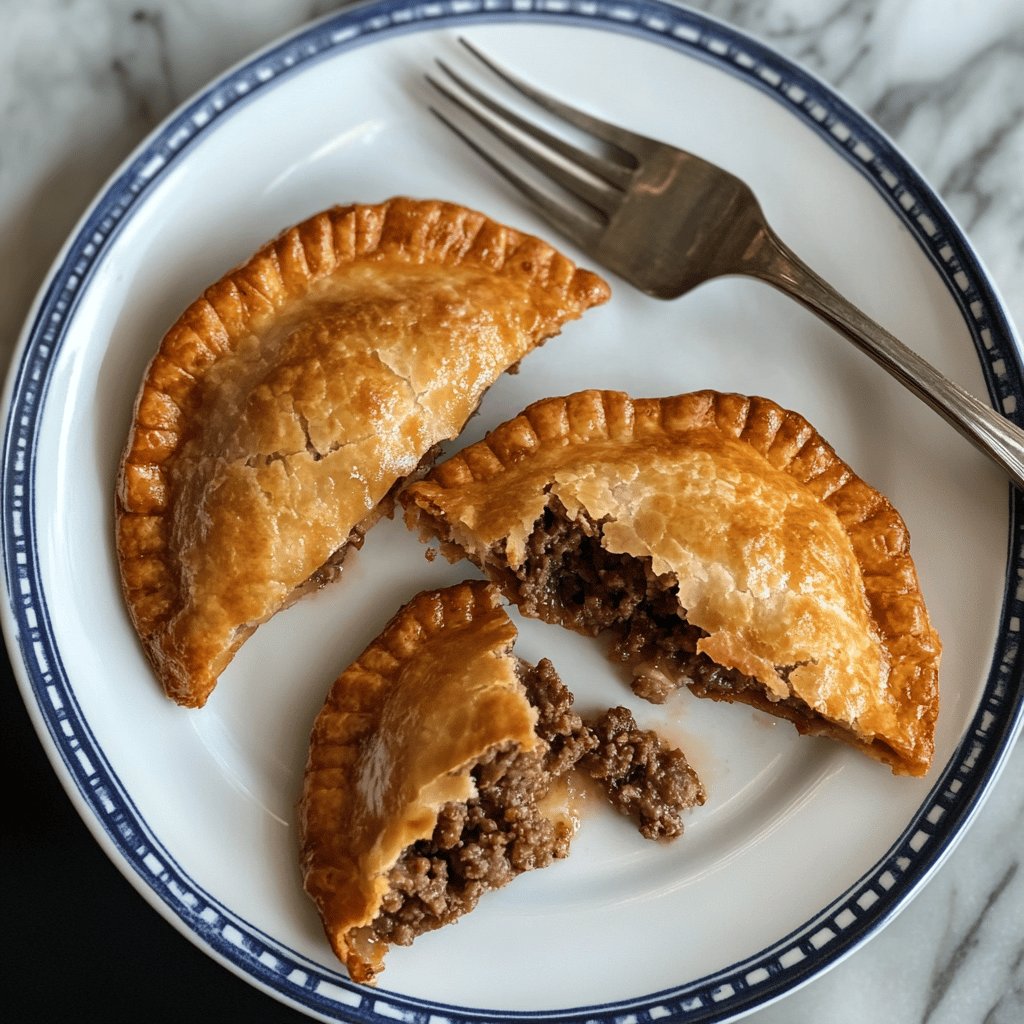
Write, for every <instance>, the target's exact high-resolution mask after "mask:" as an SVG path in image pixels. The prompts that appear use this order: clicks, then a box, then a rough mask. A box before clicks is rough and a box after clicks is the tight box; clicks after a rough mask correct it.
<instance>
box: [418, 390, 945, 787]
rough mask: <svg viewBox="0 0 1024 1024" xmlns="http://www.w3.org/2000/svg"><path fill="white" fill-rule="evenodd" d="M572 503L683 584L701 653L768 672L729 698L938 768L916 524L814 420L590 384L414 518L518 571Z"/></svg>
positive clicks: (495, 571)
mask: <svg viewBox="0 0 1024 1024" xmlns="http://www.w3.org/2000/svg"><path fill="white" fill-rule="evenodd" d="M553 499H557V500H558V501H559V502H560V503H561V505H562V506H564V509H565V510H566V513H567V514H568V517H569V518H570V520H571V519H572V518H573V517H574V516H576V515H581V516H582V517H584V518H585V519H586V520H587V521H589V522H591V523H593V524H598V525H599V527H600V531H601V544H602V546H603V547H604V548H605V549H606V550H608V551H610V552H615V553H622V554H626V555H630V556H633V557H637V558H645V559H649V560H650V563H651V566H652V569H653V571H654V572H655V573H656V574H658V575H668V576H671V577H674V579H675V580H676V581H677V583H678V603H679V614H680V616H682V617H685V618H686V619H687V620H688V621H689V622H690V623H692V624H693V625H695V626H697V627H699V628H700V629H701V630H703V631H704V632H705V633H706V636H704V638H703V639H702V640H701V641H700V643H699V644H698V651H699V652H701V653H702V654H704V655H706V656H707V657H708V658H710V659H711V660H712V661H713V662H715V663H717V664H719V665H722V666H725V667H727V668H729V669H734V670H736V671H738V672H740V673H742V674H743V675H745V676H748V677H750V678H751V679H753V680H756V681H757V683H758V687H757V688H756V689H753V690H751V689H746V690H743V692H740V693H734V694H730V695H724V694H711V695H714V696H724V697H725V699H732V700H741V701H745V702H747V703H753V704H755V705H756V706H758V707H762V708H764V709H765V710H768V711H775V712H776V713H779V714H781V715H783V717H789V718H791V719H793V720H794V721H796V722H797V723H798V727H800V728H801V729H802V731H810V732H824V733H827V734H829V735H833V736H837V737H838V738H841V739H844V740H846V741H847V742H850V743H852V744H853V745H855V746H858V747H859V748H861V749H862V750H864V751H865V752H866V753H868V754H869V755H871V756H872V757H875V758H877V759H879V760H882V761H884V762H886V763H888V764H889V765H890V766H891V767H892V768H893V770H894V771H895V772H898V773H902V774H910V775H920V774H923V773H924V772H925V771H927V769H928V766H929V764H930V761H931V757H932V753H933V748H934V725H935V718H936V715H937V712H938V664H939V652H940V644H939V639H938V636H937V634H936V633H935V631H934V630H933V629H932V627H931V624H930V622H929V619H928V614H927V611H926V609H925V604H924V600H923V598H922V595H921V591H920V587H919V585H918V579H917V573H916V570H915V567H914V564H913V561H912V559H911V556H910V544H909V534H908V531H907V529H906V526H905V524H904V523H903V520H902V519H901V517H900V516H899V514H898V513H897V512H896V510H895V509H894V508H893V507H892V505H891V504H890V503H889V501H888V500H887V499H886V498H885V497H884V496H883V495H881V494H879V493H878V492H877V491H876V490H874V489H873V488H871V487H870V486H868V485H867V484H866V483H864V481H863V480H861V479H860V478H859V477H857V475H856V474H855V473H854V472H853V471H852V470H851V469H850V467H849V466H847V465H846V463H844V462H843V461H842V460H841V459H840V458H839V457H838V456H837V455H836V453H835V452H834V451H833V449H832V448H831V447H830V446H829V445H828V444H827V443H826V442H825V441H824V440H823V439H822V438H821V437H820V436H819V435H818V433H817V431H815V429H814V428H813V427H812V426H811V425H810V424H809V423H808V422H807V421H806V420H805V419H804V418H803V417H801V416H799V415H798V414H796V413H794V412H789V411H787V410H785V409H782V408H781V407H779V406H778V405H776V404H775V403H774V402H771V401H769V400H767V399H763V398H748V397H745V396H741V395H731V394H721V393H717V392H712V391H700V392H695V393H692V394H687V395H680V396H676V397H672V398H661V399H636V400H634V399H631V398H630V397H629V396H627V395H625V394H622V393H621V392H613V391H585V392H580V393H578V394H575V395H571V396H568V397H565V398H552V399H546V400H543V401H540V402H537V403H535V404H534V405H531V406H530V407H529V408H527V409H526V410H525V411H524V412H523V413H522V414H521V415H519V416H518V417H516V418H515V419H513V420H511V421H509V422H507V423H505V424H503V425H502V426H500V427H498V428H497V429H496V430H494V431H493V432H492V433H491V434H489V435H488V436H487V437H486V438H485V439H484V440H483V441H481V442H479V443H477V444H475V445H471V446H470V447H468V448H467V449H465V450H464V451H462V452H461V453H459V454H458V455H455V456H453V457H452V458H451V459H449V460H448V461H446V462H444V463H442V464H441V465H438V466H436V467H435V468H434V469H433V470H432V471H431V472H430V473H429V474H428V475H427V476H426V477H425V478H424V479H423V480H422V481H420V482H418V483H415V484H412V485H410V486H409V487H408V488H407V489H406V490H405V491H404V493H403V494H402V496H401V500H402V502H403V504H404V506H405V508H406V518H407V521H408V523H409V524H410V526H413V527H418V528H419V529H420V530H421V532H423V533H425V534H428V535H433V536H439V537H440V538H442V540H444V541H446V542H449V543H450V544H454V545H456V546H457V547H458V548H459V549H460V550H461V551H463V552H465V553H466V554H467V555H468V556H469V557H470V558H471V559H473V561H475V562H476V563H477V564H478V565H480V566H481V567H482V568H484V569H485V571H488V572H489V573H490V574H491V575H492V576H493V578H494V579H495V580H496V581H497V582H498V583H499V584H500V583H502V581H503V580H506V581H507V579H508V576H507V570H508V569H512V570H514V569H516V568H518V567H519V566H521V565H522V564H523V561H524V558H525V557H526V549H527V540H528V538H529V536H530V534H531V533H532V532H533V530H534V529H535V524H537V523H538V521H539V519H540V517H541V515H542V513H543V512H544V509H545V507H546V506H547V505H548V503H549V502H551V501H552V500H553ZM508 596H509V597H510V598H513V599H514V594H513V593H512V592H511V590H509V592H508ZM794 698H795V699H796V700H797V701H799V702H802V704H803V705H805V706H806V708H807V709H810V711H811V712H812V713H813V715H814V716H817V718H818V720H819V723H820V724H819V725H818V726H815V724H814V723H813V722H812V723H809V722H808V721H807V716H806V715H799V716H794V714H793V713H792V710H791V709H792V706H793V705H792V701H793V699H794Z"/></svg>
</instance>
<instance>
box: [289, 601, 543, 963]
mask: <svg viewBox="0 0 1024 1024" xmlns="http://www.w3.org/2000/svg"><path fill="white" fill-rule="evenodd" d="M515 635H516V631H515V627H514V626H513V624H512V622H511V620H510V619H509V617H508V615H507V614H506V612H505V611H504V608H503V607H502V601H501V595H500V593H499V591H498V590H497V588H496V587H494V586H493V585H491V584H489V583H487V582H484V581H466V582H463V583H459V584H456V585H454V586H451V587H447V588H445V589H442V590H434V591H425V592H423V593H421V594H418V595H417V596H416V597H414V598H413V599H412V600H411V601H409V603H408V604H406V605H405V606H404V607H402V608H401V609H400V610H399V611H398V612H397V613H396V614H395V615H394V617H393V618H392V619H391V620H390V622H389V623H388V624H387V625H386V626H385V627H384V629H383V630H382V631H381V633H380V635H379V636H378V637H377V638H376V639H375V640H374V641H373V642H372V643H371V644H370V645H369V646H368V647H367V648H366V650H365V651H364V652H363V653H362V654H361V655H360V656H359V657H358V658H357V659H356V660H355V661H354V662H353V663H352V664H351V665H350V666H349V667H348V668H347V669H346V670H345V671H344V672H343V673H342V674H341V675H340V676H339V677H338V679H337V680H336V681H335V682H334V684H333V686H332V687H331V689H330V691H329V693H328V695H327V698H326V700H325V702H324V705H323V708H322V709H321V710H320V712H319V714H318V715H317V718H316V721H315V723H314V725H313V729H312V733H311V735H310V742H309V757H308V761H307V765H306V771H305V776H304V779H303V790H302V798H301V800H300V802H299V807H298V828H299V839H300V844H301V858H300V864H301V870H302V877H303V882H304V885H305V888H306V891H307V892H308V893H309V895H310V896H311V897H312V899H313V901H314V902H315V904H316V905H317V908H318V909H319V911H320V915H321V919H322V921H323V925H324V931H325V933H326V935H327V937H328V939H329V941H330V943H331V945H332V947H333V949H334V951H335V953H336V955H337V956H338V957H339V959H341V960H342V961H343V962H344V963H345V964H346V966H347V967H348V969H349V973H350V974H351V976H352V977H353V979H354V980H356V981H360V982H370V981H372V980H373V977H374V975H375V974H376V973H377V971H378V970H379V969H380V967H381V963H382V960H383V956H384V948H383V947H379V948H376V949H374V950H371V951H368V950H366V949H360V948H356V947H355V945H354V944H353V943H352V942H351V941H350V937H349V933H350V931H351V930H352V929H353V928H357V927H359V926H362V925H365V924H368V923H369V922H370V921H371V920H372V918H373V916H374V915H375V914H376V912H377V909H378V907H379V903H380V896H381V893H382V892H383V890H384V888H385V887H386V883H385V880H384V878H383V874H384V873H385V872H386V871H387V870H388V869H389V868H390V867H391V866H392V864H393V861H394V859H395V858H396V857H397V855H398V853H399V852H400V851H401V849H403V848H404V847H405V846H407V845H409V844H410V843H412V842H415V841H416V840H417V839H421V838H424V837H425V836H426V835H429V834H430V833H431V832H432V831H433V828H434V824H435V823H436V817H437V813H436V812H437V807H433V809H432V812H431V808H430V807H428V806H426V805H425V804H424V802H423V800H424V798H423V795H422V794H423V793H425V792H426V791H427V790H428V789H429V788H430V786H431V784H432V783H433V776H432V774H431V769H430V765H431V764H433V763H434V760H432V759H434V756H435V754H436V768H435V769H434V770H435V771H436V773H437V777H438V780H439V782H440V784H441V785H446V786H448V787H449V788H451V787H452V786H454V785H455V774H456V773H454V772H452V768H453V767H456V766H455V765H453V764H452V763H451V762H452V761H453V760H454V761H459V759H460V758H461V757H463V755H467V754H468V756H469V757H470V758H472V757H474V756H475V757H477V758H479V755H480V754H481V753H482V752H483V751H484V750H486V749H489V748H493V747H494V746H496V745H498V744H503V743H518V744H520V745H523V746H524V747H528V746H529V745H530V744H531V743H533V742H534V732H533V729H534V721H535V714H534V712H533V711H532V710H531V709H530V707H529V704H528V701H527V698H526V696H525V693H523V692H522V691H521V687H519V685H518V684H516V685H515V687H514V688H510V687H509V686H508V680H510V679H515V678H517V676H516V673H515V668H514V661H513V658H512V654H511V650H512V645H513V643H514V641H515ZM446 653H447V654H448V655H450V656H451V657H452V659H453V661H454V662H455V663H457V667H455V668H454V669H452V671H451V672H446V675H445V678H446V681H447V685H449V686H450V688H453V689H454V691H457V692H461V691H462V687H463V684H469V683H475V684H476V685H475V688H474V689H473V690H472V693H473V697H469V696H467V697H466V700H465V701H462V702H460V701H457V700H450V701H447V702H445V704H444V706H437V704H436V703H432V698H433V696H435V695H436V690H437V688H436V686H434V687H432V686H431V682H432V681H436V680H437V678H438V677H437V674H436V671H435V670H436V665H434V664H433V662H434V660H435V659H437V658H439V657H442V658H443V657H444V655H445V654H446ZM448 667H449V665H448V662H447V660H446V669H447V668H448ZM467 669H468V671H469V673H470V674H471V675H474V676H478V675H479V673H481V672H483V673H485V678H483V679H480V678H476V679H470V678H468V677H465V678H464V677H463V675H462V674H461V673H462V672H465V671H466V670H467ZM487 674H490V675H492V676H493V679H488V678H486V675H487ZM502 675H504V676H505V677H507V678H506V679H504V680H503V679H502ZM410 676H411V678H410ZM399 680H402V683H401V685H402V686H403V687H404V688H405V690H406V691H409V690H410V689H411V690H412V693H413V698H414V699H415V700H416V701H417V704H416V710H418V711H419V713H420V716H421V720H420V721H419V722H418V723H412V724H411V725H410V726H409V729H410V730H411V731H412V733H414V734H415V735H410V736H409V737H408V739H409V744H410V745H411V746H412V745H414V746H416V747H417V748H418V750H417V751H416V752H415V758H414V760H413V761H412V763H411V764H409V765H402V764H397V765H396V767H395V768H394V770H393V771H392V772H391V773H390V776H389V783H388V788H387V791H386V793H385V796H384V797H383V798H382V802H383V805H384V808H383V810H381V811H380V812H379V814H378V816H377V817H378V818H380V819H381V820H379V821H378V820H377V818H374V816H373V814H372V809H368V808H367V805H366V803H365V800H364V799H363V797H362V796H361V794H360V788H359V785H358V784H357V783H358V779H357V778H356V775H357V771H358V766H359V764H360V762H361V759H363V758H364V757H365V756H366V742H367V740H368V739H369V738H370V737H371V736H373V735H374V734H375V733H376V732H377V730H379V728H380V726H381V720H382V715H383V713H384V710H383V709H384V708H385V706H386V705H387V704H388V702H389V701H393V700H394V699H395V692H396V687H397V686H398V685H399ZM466 692H467V694H468V693H469V688H468V687H467V690H466ZM453 695H454V694H453V693H452V692H449V693H448V694H447V696H448V697H452V696H453ZM474 699H475V700H476V701H478V703H476V704H474V703H473V700H474ZM467 703H468V704H470V705H472V706H465V705H466V704H467ZM389 738H390V739H394V737H389ZM396 756H397V757H399V758H400V757H401V756H402V755H401V752H400V753H398V754H397V755H396ZM468 770H469V766H468V765H467V766H465V773H466V776H467V779H468ZM406 772H408V773H409V774H408V775H406ZM417 772H418V774H417ZM446 777H447V778H448V780H449V781H447V782H446V781H445V778H446ZM466 785H467V786H469V785H470V784H469V783H468V781H467V782H466ZM435 795H436V796H437V801H436V802H437V803H438V806H440V803H441V802H443V800H444V797H443V796H442V795H440V791H439V792H438V794H435ZM468 795H469V794H468V792H467V793H465V794H463V795H462V799H465V798H466V796H468ZM448 798H449V799H457V798H458V797H457V795H456V794H454V793H453V794H450V795H449V797H448ZM428 803H429V801H428ZM431 813H432V816H431ZM368 819H371V820H369V823H368ZM383 825H386V827H387V828H388V829H389V830H391V832H392V833H395V832H397V835H394V834H392V835H385V834H384V833H382V832H379V831H378V829H380V828H381V826H383Z"/></svg>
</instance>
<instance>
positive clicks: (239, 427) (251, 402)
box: [116, 199, 608, 706]
mask: <svg viewBox="0 0 1024 1024" xmlns="http://www.w3.org/2000/svg"><path fill="white" fill-rule="evenodd" d="M607 295H608V290H607V286H606V285H605V284H604V282H603V281H601V280H600V279H599V278H597V277H595V276H594V275H593V274H590V273H589V272H587V271H583V270H579V269H577V268H576V267H575V266H574V265H573V264H572V263H571V262H570V261H569V260H567V259H566V258H564V257H563V256H561V255H560V254H559V253H557V252H556V251H555V250H554V249H552V248H551V247H550V246H549V245H547V244H546V243H544V242H542V241H540V240H538V239H536V238H532V237H529V236H526V235H523V234H520V233H519V232H517V231H514V230H512V229H510V228H507V227H504V226H502V225H500V224H496V223H494V222H493V221H491V220H489V219H487V218H486V217H484V216H483V215H481V214H479V213H475V212H473V211H471V210H467V209H465V208H463V207H460V206H455V205H452V204H448V203H442V202H434V201H416V200H411V199H393V200H390V201H388V202H385V203H382V204H380V205H375V206H348V207H337V208H334V209H331V210H328V211H325V212H323V213H320V214H318V215H316V216H314V217H311V218H310V219H308V220H306V221H304V222H303V223H301V224H299V225H298V226H297V227H294V228H292V229H290V230H289V231H286V232H285V233H283V234H282V235H281V236H280V237H279V238H277V239H276V240H275V241H273V242H271V243H269V244H268V245H266V246H265V247H264V248H263V249H261V250H260V251H259V252H257V253H256V255H255V256H253V257H252V259H250V260H249V261H248V262H247V263H246V264H245V265H244V266H242V267H240V268H238V269H236V270H234V271H232V272H230V273H229V274H227V275H226V276H225V277H224V278H223V279H222V280H220V281H219V282H217V283H216V284H214V285H213V286H211V287H210V288H208V289H207V290H206V292H205V293H204V294H203V296H202V297H201V298H199V299H198V300H197V301H196V302H194V303H193V304H192V305H191V306H189V308H188V309H187V310H186V311H185V312H184V313H183V314H182V315H181V317H180V318H179V319H178V320H177V322H176V323H175V324H174V325H173V326H172V327H171V328H170V330H169V331H168V332H167V334H166V336H165V337H164V339H163V341H162V342H161V344H160V348H159V351H158V352H157V354H156V356H155V358H154V359H153V361H152V363H151V364H150V366H149V368H148V370H147V372H146V375H145V379H144V381H143V384H142V388H141V391H140V393H139V396H138V399H137V401H136V406H135V412H134V418H133V423H132V427H131V432H130V435H129V438H128V443H127V447H126V450H125V453H124V456H123V459H122V463H121V468H120V473H119V478H118V484H117V496H116V524H117V551H118V556H119V561H120V569H121V578H122V586H123V591H124V594H125V598H126V602H127V605H128V608H129V611H130V613H131V617H132V620H133V623H134V625H135V627H136V629H137V631H138V633H139V636H140V637H141V639H142V642H143V645H144V647H145V650H146V654H147V655H148V657H149V659H150V661H151V662H152V664H153V666H154V668H155V669H156V672H157V674H158V675H159V677H160V680H161V682H162V683H163V686H164V688H165V690H166V692H167V694H168V695H169V696H170V697H172V698H173V699H174V700H176V701H178V702H179V703H180V704H184V705H189V706H201V705H202V704H204V703H205V701H206V699H207V697H208V696H209V694H210V691H211V690H212V689H213V687H214V685H215V683H216V680H217V677H218V675H219V674H220V673H221V671H223V669H224V668H225V667H226V665H227V664H228V662H229V661H230V660H231V658H232V657H233V656H234V654H235V652H236V651H237V649H238V648H239V646H240V645H241V644H242V643H243V641H244V640H245V639H246V638H247V637H248V636H249V635H250V634H251V633H252V631H253V630H254V629H255V628H256V626H257V625H259V623H261V622H264V621H265V620H266V619H268V618H269V617H270V616H272V615H273V614H275V612H277V611H278V610H280V609H281V608H282V607H283V606H284V605H286V604H287V603H289V602H290V601H291V600H293V599H294V598H295V597H296V596H298V594H300V593H301V592H302V590H303V587H304V585H307V586H315V585H318V584H320V583H321V582H322V581H323V578H324V577H325V576H329V575H331V574H332V573H333V572H336V566H337V563H339V562H340V560H341V558H342V557H343V555H344V550H345V547H346V544H347V543H349V542H351V543H356V544H358V543H360V542H361V531H362V530H363V529H365V528H366V527H367V526H369V525H371V524H372V523H373V521H374V520H375V518H376V517H377V516H378V515H379V514H380V508H379V506H380V504H381V502H382V500H383V499H384V498H385V497H386V496H387V495H388V492H389V491H390V490H391V488H392V487H393V485H394V484H395V483H396V481H398V480H400V479H402V478H404V477H405V476H406V475H408V474H409V473H411V472H413V471H414V470H415V469H416V468H417V466H418V464H419V463H420V461H421V460H422V459H423V458H424V456H426V455H427V454H428V453H429V452H430V451H431V449H432V448H433V447H434V446H435V445H437V444H438V443H439V442H441V441H443V440H445V439H448V438H451V437H454V436H455V435H457V434H458V432H459V431H460V430H461V429H462V426H463V424H464V423H465V421H466V419H467V418H468V417H469V416H470V415H471V414H472V412H473V411H474V410H475V409H476V407H477V405H478V403H479V402H480V399H481V397H482V396H483V394H484V392H485V391H486V389H487V388H488V387H489V386H490V385H491V384H492V383H493V382H494V381H495V380H496V378H497V377H498V376H499V375H500V374H501V373H503V372H504V371H505V370H507V369H509V368H510V367H512V366H514V365H515V364H517V363H518V361H519V360H520V359H521V358H522V357H523V356H525V355H526V354H527V353H528V352H529V351H530V350H531V349H532V348H534V347H535V346H537V345H539V344H541V343H542V342H543V341H544V340H545V339H546V338H548V337H550V336H551V335H553V334H556V333H558V331H559V330H560V328H561V326H562V325H563V323H564V322H566V321H567V320H571V319H574V318H576V317H578V316H579V315H581V314H582V312H583V311H584V310H585V309H587V308H588V307H589V306H591V305H594V304H597V303H600V302H603V301H604V300H605V299H606V298H607Z"/></svg>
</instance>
